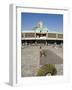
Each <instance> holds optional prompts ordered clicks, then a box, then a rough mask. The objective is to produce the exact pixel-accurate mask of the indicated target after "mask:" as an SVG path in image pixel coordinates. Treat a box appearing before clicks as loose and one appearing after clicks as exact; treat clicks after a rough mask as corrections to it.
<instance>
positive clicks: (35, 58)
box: [21, 46, 63, 77]
mask: <svg viewBox="0 0 72 90" xmlns="http://www.w3.org/2000/svg"><path fill="white" fill-rule="evenodd" d="M41 51H44V52H45V55H40V54H41V53H40V52H41ZM45 64H55V67H56V69H57V75H63V48H60V47H59V46H56V47H53V46H41V49H40V46H22V48H21V75H22V77H26V76H36V75H37V71H38V69H39V68H40V67H41V66H43V65H45Z"/></svg>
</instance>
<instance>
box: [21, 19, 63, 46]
mask: <svg viewBox="0 0 72 90" xmlns="http://www.w3.org/2000/svg"><path fill="white" fill-rule="evenodd" d="M21 42H22V45H24V44H45V45H48V44H54V43H56V44H62V43H63V33H58V32H48V28H47V27H46V26H44V24H43V22H42V21H40V22H38V24H37V25H36V27H34V28H33V30H32V31H22V32H21Z"/></svg>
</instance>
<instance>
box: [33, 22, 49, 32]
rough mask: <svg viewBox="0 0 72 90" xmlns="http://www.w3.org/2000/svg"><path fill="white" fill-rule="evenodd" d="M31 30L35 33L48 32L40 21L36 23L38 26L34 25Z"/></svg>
mask: <svg viewBox="0 0 72 90" xmlns="http://www.w3.org/2000/svg"><path fill="white" fill-rule="evenodd" d="M33 30H34V31H35V32H48V28H47V27H46V26H44V24H43V22H42V21H40V22H38V24H37V25H36V27H34V28H33Z"/></svg>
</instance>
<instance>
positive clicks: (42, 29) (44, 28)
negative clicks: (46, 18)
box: [34, 27, 48, 32]
mask: <svg viewBox="0 0 72 90" xmlns="http://www.w3.org/2000/svg"><path fill="white" fill-rule="evenodd" d="M34 31H36V32H47V31H48V29H47V27H43V28H40V27H36V28H34Z"/></svg>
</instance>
